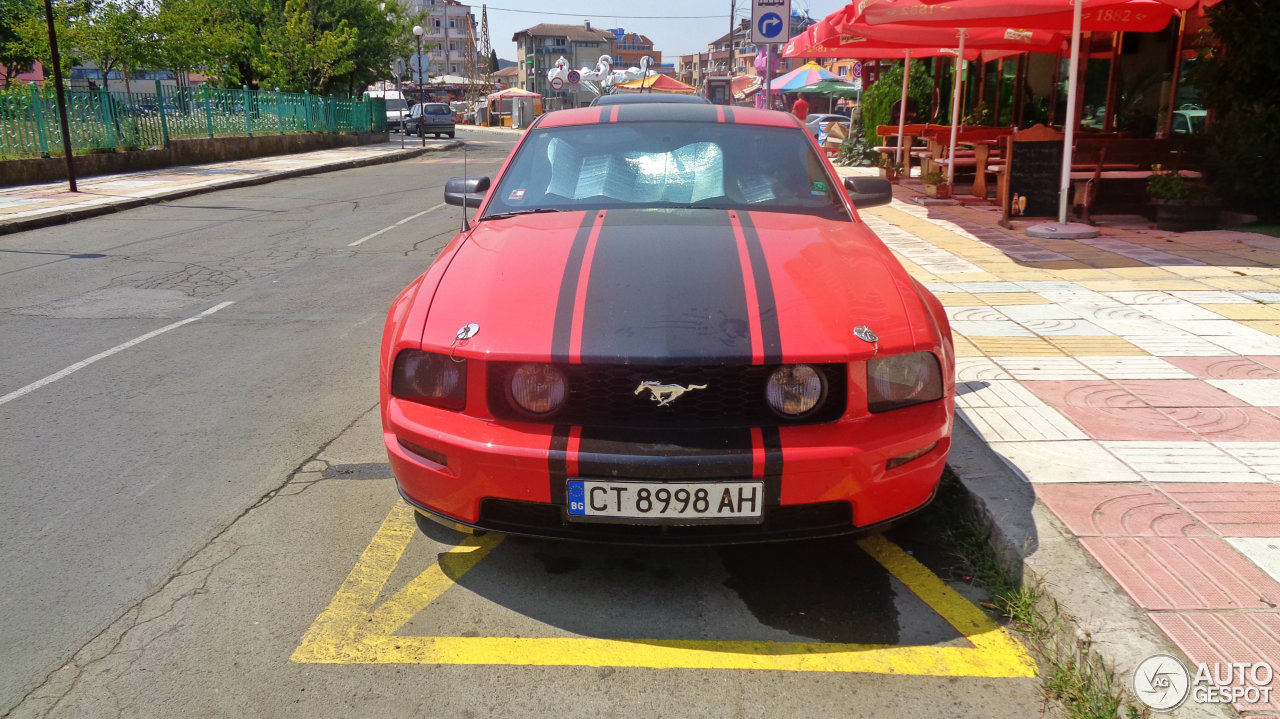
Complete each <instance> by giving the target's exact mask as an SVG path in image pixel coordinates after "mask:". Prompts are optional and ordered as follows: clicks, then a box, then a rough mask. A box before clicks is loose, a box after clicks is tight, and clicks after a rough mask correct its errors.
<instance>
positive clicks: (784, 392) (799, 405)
mask: <svg viewBox="0 0 1280 719" xmlns="http://www.w3.org/2000/svg"><path fill="white" fill-rule="evenodd" d="M826 391H827V383H826V381H825V380H824V379H823V377H822V373H821V372H819V371H818V370H816V369H814V368H812V367H810V366H809V365H807V364H797V365H784V366H782V367H779V368H778V369H776V370H774V371H773V374H771V375H769V383H768V384H767V385H765V398H766V399H768V400H769V407H770V408H772V409H773V411H774V412H777V413H778V414H780V415H782V416H783V417H786V418H788V419H795V418H798V417H803V416H804V415H806V414H808V413H810V412H812V411H813V410H814V408H816V407H817V406H818V405H819V404H820V403H821V402H822V397H823V395H825V394H826Z"/></svg>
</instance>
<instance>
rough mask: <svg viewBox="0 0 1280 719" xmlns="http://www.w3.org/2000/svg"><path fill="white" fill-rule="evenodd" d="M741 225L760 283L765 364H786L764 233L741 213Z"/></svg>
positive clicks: (757, 300)
mask: <svg viewBox="0 0 1280 719" xmlns="http://www.w3.org/2000/svg"><path fill="white" fill-rule="evenodd" d="M738 222H739V224H740V225H741V226H742V236H743V239H744V240H746V244H747V258H748V260H749V261H750V262H751V276H752V277H754V278H755V281H756V296H755V297H754V298H753V299H754V301H755V303H756V306H757V307H758V308H759V309H760V339H761V340H762V342H761V344H763V345H764V363H765V364H777V363H780V362H782V333H781V331H780V330H779V329H778V302H777V299H776V298H775V297H774V296H773V282H772V280H770V279H769V263H768V261H767V260H766V259H765V256H764V246H763V245H761V244H760V233H758V232H756V226H755V223H753V222H752V221H751V215H750V213H747V212H739V213H738Z"/></svg>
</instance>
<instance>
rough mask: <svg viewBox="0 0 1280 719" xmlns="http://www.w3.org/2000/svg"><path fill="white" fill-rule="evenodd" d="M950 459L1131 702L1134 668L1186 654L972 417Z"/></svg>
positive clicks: (1017, 564)
mask: <svg viewBox="0 0 1280 719" xmlns="http://www.w3.org/2000/svg"><path fill="white" fill-rule="evenodd" d="M956 420H957V421H956V423H955V431H954V435H953V439H952V446H951V455H950V458H949V460H948V463H949V464H950V466H951V469H952V470H954V471H955V473H956V475H957V476H958V477H959V478H960V483H961V484H962V485H963V486H964V488H965V492H966V494H967V495H968V503H969V507H968V509H969V510H970V511H971V513H972V515H973V516H974V517H975V518H976V519H977V520H978V521H979V522H981V523H982V524H984V525H985V526H986V528H987V529H989V530H990V532H991V544H992V547H993V549H994V550H995V551H996V553H997V554H998V555H999V556H1000V558H1001V559H1003V560H1004V562H1005V565H1006V566H1008V567H1011V568H1014V569H1015V570H1016V571H1018V572H1019V573H1020V575H1021V579H1022V585H1023V586H1038V587H1039V588H1040V591H1041V592H1042V593H1043V594H1044V595H1046V596H1047V597H1048V598H1049V599H1050V600H1052V601H1053V602H1055V603H1056V604H1057V605H1058V608H1059V610H1060V611H1061V617H1062V620H1063V622H1064V623H1065V625H1066V632H1068V633H1069V634H1068V636H1066V637H1058V638H1060V639H1067V640H1070V641H1072V642H1079V643H1082V644H1084V645H1086V646H1089V647H1091V648H1092V650H1093V651H1094V652H1095V653H1096V654H1097V655H1098V656H1100V657H1102V659H1103V660H1104V661H1105V662H1106V664H1107V666H1108V667H1110V668H1111V669H1112V671H1113V672H1114V673H1115V677H1116V683H1117V686H1118V688H1120V689H1121V690H1122V691H1123V692H1124V694H1125V695H1126V697H1127V698H1128V700H1129V701H1130V703H1132V704H1134V705H1135V706H1139V707H1140V706H1141V704H1139V703H1138V702H1137V701H1136V699H1134V698H1133V689H1132V687H1133V683H1132V681H1133V670H1134V668H1135V667H1137V665H1138V664H1139V663H1141V662H1142V660H1144V659H1146V658H1147V657H1149V656H1151V655H1153V654H1168V655H1170V656H1174V657H1184V656H1185V655H1183V653H1182V650H1180V649H1179V648H1178V647H1177V646H1176V645H1174V644H1173V642H1171V641H1170V640H1169V639H1168V638H1167V637H1165V635H1164V633H1163V632H1162V631H1160V629H1159V627H1157V626H1156V625H1155V623H1154V622H1152V621H1151V619H1149V618H1148V617H1147V614H1146V611H1145V610H1143V609H1141V608H1140V607H1138V605H1137V604H1136V603H1134V602H1133V600H1132V599H1130V598H1129V596H1128V595H1127V594H1126V593H1125V591H1124V590H1123V589H1122V588H1121V587H1120V585H1119V584H1117V583H1116V581H1115V580H1114V579H1112V577H1111V576H1110V575H1109V574H1107V572H1106V570H1104V569H1102V567H1101V566H1100V565H1099V564H1098V563H1097V562H1096V561H1095V560H1094V559H1093V557H1091V556H1089V553H1088V552H1086V551H1085V549H1084V547H1082V546H1081V545H1080V542H1079V541H1078V540H1077V539H1076V537H1075V536H1074V535H1073V534H1072V533H1071V532H1070V531H1068V530H1067V529H1066V528H1065V527H1064V526H1063V525H1062V524H1061V523H1060V522H1059V520H1058V518H1057V517H1055V516H1054V515H1053V513H1052V512H1051V511H1049V509H1048V508H1046V507H1045V506H1044V505H1043V504H1042V503H1040V502H1038V501H1036V496H1035V489H1034V487H1033V486H1032V484H1031V483H1030V482H1029V481H1028V480H1027V478H1026V477H1024V476H1023V475H1022V474H1021V473H1020V472H1018V471H1017V470H1016V469H1015V468H1014V467H1011V466H1010V465H1009V464H1008V463H1007V462H1006V461H1005V460H1004V459H1003V458H1002V457H1000V456H999V455H997V454H996V453H995V451H994V450H992V449H991V447H990V446H988V445H987V443H986V442H984V441H983V440H982V438H981V436H979V435H978V433H977V432H975V431H974V430H973V429H972V428H971V427H970V426H969V425H967V424H966V423H965V422H964V421H963V419H962V418H961V417H959V416H957V418H956ZM1161 716H1169V717H1175V718H1177V719H1234V718H1236V717H1239V716H1240V715H1239V714H1237V713H1236V711H1235V709H1233V708H1232V707H1230V706H1229V705H1225V704H1223V705H1204V704H1196V703H1195V702H1193V701H1192V700H1191V699H1190V698H1188V700H1187V702H1186V703H1184V704H1183V705H1182V706H1181V707H1179V708H1178V709H1176V710H1174V711H1173V712H1172V713H1169V714H1161Z"/></svg>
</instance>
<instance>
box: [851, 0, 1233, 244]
mask: <svg viewBox="0 0 1280 719" xmlns="http://www.w3.org/2000/svg"><path fill="white" fill-rule="evenodd" d="M1218 2H1220V0H1018V2H1016V3H1012V2H1008V1H1007V0H955V1H954V2H941V1H940V0H860V1H859V2H856V3H850V4H849V5H848V6H846V7H845V9H844V10H843V12H845V13H846V14H847V15H848V16H850V17H852V18H853V19H856V20H858V21H861V22H865V23H867V24H869V25H877V24H886V23H888V24H911V25H919V26H930V25H944V26H948V27H957V28H975V27H992V26H996V27H1002V26H1007V25H1008V24H1009V23H1010V22H1011V21H1012V22H1015V23H1016V24H1018V25H1020V26H1024V27H1040V28H1048V29H1054V30H1066V29H1070V30H1071V63H1070V72H1069V73H1068V79H1067V118H1066V137H1065V138H1064V141H1063V149H1062V153H1063V158H1062V179H1061V183H1060V186H1059V194H1058V222H1059V224H1066V221H1067V195H1068V192H1069V190H1070V185H1071V147H1072V144H1073V143H1074V141H1075V122H1076V117H1075V115H1076V88H1077V87H1078V85H1079V82H1078V80H1079V72H1080V33H1081V32H1082V30H1085V29H1087V30H1094V31H1103V32H1114V31H1116V30H1130V31H1137V32H1155V31H1159V30H1162V29H1164V27H1165V26H1166V25H1168V23H1169V18H1170V16H1171V15H1172V14H1173V12H1174V11H1175V10H1190V9H1192V8H1194V7H1197V6H1200V7H1208V6H1211V5H1215V4H1217V3H1218ZM963 36H964V31H961V38H962V40H963ZM953 144H954V143H953Z"/></svg>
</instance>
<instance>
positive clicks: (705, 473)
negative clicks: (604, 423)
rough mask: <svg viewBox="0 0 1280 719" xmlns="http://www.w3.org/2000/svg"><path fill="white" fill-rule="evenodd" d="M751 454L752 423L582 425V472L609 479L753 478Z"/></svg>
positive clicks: (579, 454)
mask: <svg viewBox="0 0 1280 719" xmlns="http://www.w3.org/2000/svg"><path fill="white" fill-rule="evenodd" d="M752 459H753V458H752V448H751V429H750V428H743V429H727V430H726V429H714V430H689V429H682V430H637V429H610V428H602V427H586V428H583V430H582V443H581V447H580V450H579V453H578V472H579V474H581V475H582V476H583V477H596V478H606V479H607V478H610V477H617V478H619V479H654V480H669V481H683V480H701V479H750V478H751V470H752ZM769 489H770V488H769V487H766V491H765V497H766V502H767V501H768V500H767V498H768V497H770V496H774V495H773V493H771V492H770V491H769ZM779 491H780V490H779ZM774 503H775V504H776V502H774Z"/></svg>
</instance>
